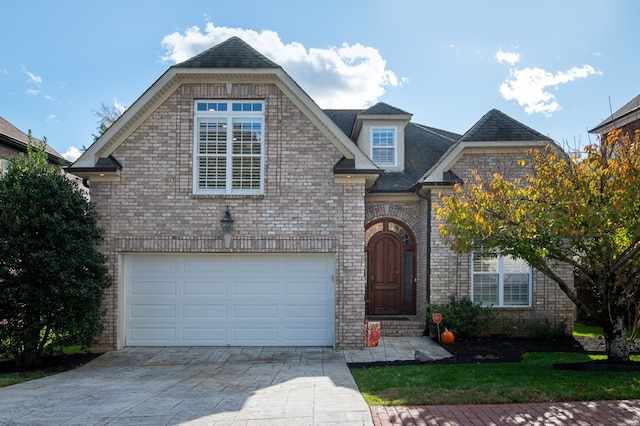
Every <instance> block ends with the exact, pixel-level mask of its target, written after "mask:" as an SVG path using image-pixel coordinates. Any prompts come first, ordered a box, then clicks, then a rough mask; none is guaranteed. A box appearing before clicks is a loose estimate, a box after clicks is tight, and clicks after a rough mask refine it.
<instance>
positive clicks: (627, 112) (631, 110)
mask: <svg viewBox="0 0 640 426" xmlns="http://www.w3.org/2000/svg"><path fill="white" fill-rule="evenodd" d="M612 129H622V133H623V134H629V135H630V136H631V137H633V135H634V133H635V132H637V131H640V95H638V96H636V97H635V98H633V99H631V100H630V101H629V102H627V103H626V104H625V105H623V106H622V107H621V108H620V109H618V110H617V111H616V112H614V113H613V114H611V117H609V118H608V119H606V120H603V121H602V123H600V124H598V125H597V126H596V127H594V128H593V129H591V130H589V133H595V134H598V135H600V136H604V135H606V134H607V133H608V132H609V131H610V130H612Z"/></svg>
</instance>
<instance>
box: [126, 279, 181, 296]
mask: <svg viewBox="0 0 640 426" xmlns="http://www.w3.org/2000/svg"><path fill="white" fill-rule="evenodd" d="M176 284H177V283H176V282H175V280H170V281H169V280H154V281H148V280H141V279H136V280H133V281H131V285H130V287H129V288H130V289H131V294H132V295H140V296H144V295H150V294H152V295H162V294H164V295H169V296H175V294H176V287H177V285H176Z"/></svg>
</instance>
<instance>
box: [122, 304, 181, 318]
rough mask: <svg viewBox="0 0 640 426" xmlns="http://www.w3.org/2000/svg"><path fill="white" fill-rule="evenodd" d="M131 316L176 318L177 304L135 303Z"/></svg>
mask: <svg viewBox="0 0 640 426" xmlns="http://www.w3.org/2000/svg"><path fill="white" fill-rule="evenodd" d="M131 318H135V319H140V320H142V319H146V318H153V319H169V320H171V321H173V320H175V318H176V307H175V305H135V306H131Z"/></svg>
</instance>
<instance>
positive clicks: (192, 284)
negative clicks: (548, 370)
mask: <svg viewBox="0 0 640 426" xmlns="http://www.w3.org/2000/svg"><path fill="white" fill-rule="evenodd" d="M227 287H228V285H227V282H226V281H209V280H206V279H202V280H199V281H193V280H184V281H183V282H182V289H183V294H184V295H201V296H209V295H213V296H216V295H217V296H220V295H226V294H227V292H228V290H227Z"/></svg>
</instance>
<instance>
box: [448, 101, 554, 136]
mask: <svg viewBox="0 0 640 426" xmlns="http://www.w3.org/2000/svg"><path fill="white" fill-rule="evenodd" d="M460 140H461V141H469V142H473V141H479V142H480V141H481V142H488V141H497V142H499V141H537V140H550V138H549V137H547V136H545V135H543V134H542V133H539V132H536V131H535V130H533V129H532V128H530V127H527V126H525V125H524V124H522V123H520V122H519V121H517V120H514V119H513V118H511V117H509V116H508V115H506V114H504V113H503V112H500V111H498V110H497V109H492V110H491V111H489V112H488V113H486V114H485V115H484V116H483V117H482V118H481V119H480V120H479V121H478V122H477V123H476V124H475V125H474V126H473V127H472V128H471V129H469V130H468V131H467V132H466V133H465V134H464V135H462V138H460Z"/></svg>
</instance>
